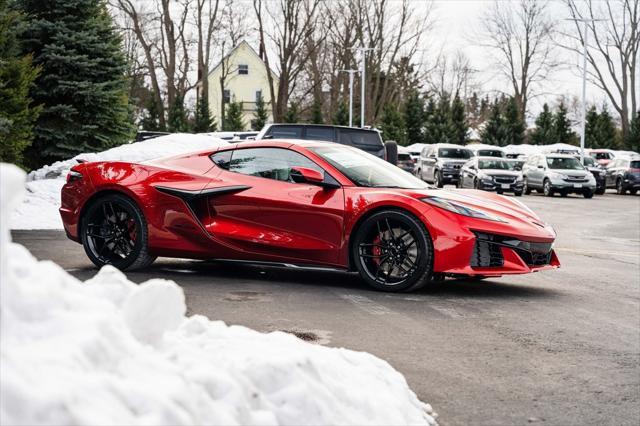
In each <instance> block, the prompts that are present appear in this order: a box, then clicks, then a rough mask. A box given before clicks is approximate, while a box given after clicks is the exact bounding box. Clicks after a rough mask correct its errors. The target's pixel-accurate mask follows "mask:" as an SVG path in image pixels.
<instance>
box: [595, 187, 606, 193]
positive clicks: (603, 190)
mask: <svg viewBox="0 0 640 426" xmlns="http://www.w3.org/2000/svg"><path fill="white" fill-rule="evenodd" d="M606 190H607V189H606V188H605V187H602V188H598V189H596V195H604V193H605V191H606Z"/></svg>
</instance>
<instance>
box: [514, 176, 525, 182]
mask: <svg viewBox="0 0 640 426" xmlns="http://www.w3.org/2000/svg"><path fill="white" fill-rule="evenodd" d="M523 179H524V178H523V177H522V175H518V176H517V177H516V182H522V181H523Z"/></svg>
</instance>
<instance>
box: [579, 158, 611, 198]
mask: <svg viewBox="0 0 640 426" xmlns="http://www.w3.org/2000/svg"><path fill="white" fill-rule="evenodd" d="M576 158H578V159H579V158H580V157H576ZM582 164H583V165H584V167H585V168H586V169H587V170H589V171H590V172H591V174H592V175H593V177H594V179H595V180H596V194H598V195H602V194H604V192H605V191H606V189H607V187H606V173H605V170H604V169H603V168H602V166H600V164H598V162H597V161H596V159H595V158H593V157H591V156H589V155H587V156H585V157H584V159H583V163H582Z"/></svg>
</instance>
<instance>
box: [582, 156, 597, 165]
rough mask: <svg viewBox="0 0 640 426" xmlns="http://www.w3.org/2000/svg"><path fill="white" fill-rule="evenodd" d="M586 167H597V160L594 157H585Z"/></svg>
mask: <svg viewBox="0 0 640 426" xmlns="http://www.w3.org/2000/svg"><path fill="white" fill-rule="evenodd" d="M584 165H585V166H589V167H592V166H595V165H596V160H594V159H593V157H584Z"/></svg>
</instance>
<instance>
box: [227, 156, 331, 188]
mask: <svg viewBox="0 0 640 426" xmlns="http://www.w3.org/2000/svg"><path fill="white" fill-rule="evenodd" d="M292 167H307V168H309V169H314V170H318V171H320V172H322V171H323V170H322V168H321V167H320V166H318V165H317V164H316V163H314V162H313V161H311V160H309V159H308V158H307V157H305V156H304V155H302V154H298V153H297V152H294V151H291V150H289V149H284V148H249V149H237V150H235V151H233V156H232V158H231V163H230V165H229V171H232V172H236V173H242V174H244V175H250V176H256V177H262V178H266V179H274V180H279V181H283V182H293V180H292V179H291V168H292Z"/></svg>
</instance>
